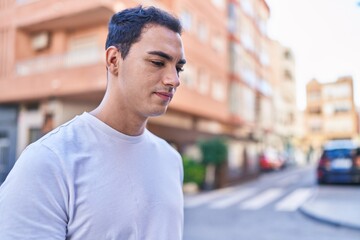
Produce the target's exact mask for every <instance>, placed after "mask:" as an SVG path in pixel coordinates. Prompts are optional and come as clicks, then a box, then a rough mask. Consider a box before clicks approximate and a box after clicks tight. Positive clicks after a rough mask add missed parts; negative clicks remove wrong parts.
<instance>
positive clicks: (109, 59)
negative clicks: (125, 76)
mask: <svg viewBox="0 0 360 240" xmlns="http://www.w3.org/2000/svg"><path fill="white" fill-rule="evenodd" d="M120 58H121V56H120V53H119V51H118V50H117V48H116V47H114V46H111V47H109V48H108V49H106V68H107V70H108V72H110V73H111V74H112V75H115V76H117V75H118V74H119V61H120V60H121V59H120Z"/></svg>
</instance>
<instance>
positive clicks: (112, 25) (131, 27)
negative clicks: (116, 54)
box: [105, 6, 182, 59]
mask: <svg viewBox="0 0 360 240" xmlns="http://www.w3.org/2000/svg"><path fill="white" fill-rule="evenodd" d="M149 24H150V25H151V24H154V25H160V26H164V27H166V28H168V29H170V30H172V31H174V32H176V33H179V34H181V31H182V26H181V23H180V21H179V19H178V18H176V17H174V16H172V15H171V14H169V13H167V12H165V11H164V10H161V9H159V8H156V7H146V8H144V7H142V6H138V7H135V8H128V9H125V10H123V11H121V12H118V13H115V14H114V15H113V16H112V17H111V19H110V22H109V32H108V36H107V39H106V45H105V49H107V48H108V47H110V46H115V47H116V48H117V49H119V51H120V53H121V57H122V58H123V59H125V57H126V56H127V55H128V53H129V51H130V48H131V46H132V44H134V43H136V42H138V41H139V40H140V37H141V33H142V30H143V29H144V27H146V26H147V25H149Z"/></svg>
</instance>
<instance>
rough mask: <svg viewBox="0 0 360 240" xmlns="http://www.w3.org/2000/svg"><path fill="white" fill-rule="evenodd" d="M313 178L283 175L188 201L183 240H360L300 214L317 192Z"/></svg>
mask: <svg viewBox="0 0 360 240" xmlns="http://www.w3.org/2000/svg"><path fill="white" fill-rule="evenodd" d="M314 172H315V170H314V168H313V167H311V166H307V167H301V168H299V167H298V168H291V169H285V170H282V171H278V172H271V173H265V174H263V175H262V176H261V177H260V178H258V179H257V180H255V181H252V182H248V183H246V184H241V185H238V186H233V187H230V188H225V189H221V190H217V191H212V192H207V193H201V194H197V195H193V196H186V197H185V226H184V240H253V239H254V240H335V239H336V240H339V239H341V240H360V231H358V230H354V229H348V228H344V227H339V226H335V225H329V224H325V223H323V222H319V221H316V220H314V219H311V218H309V217H307V216H305V215H304V214H302V213H301V212H300V211H299V209H298V208H299V207H300V206H301V205H302V204H303V203H304V202H305V201H308V200H309V199H310V198H311V197H312V196H313V193H314V191H316V190H317V188H318V186H317V184H316V182H315V175H314ZM327 188H328V189H330V191H331V186H327ZM334 188H339V186H334ZM354 201H358V199H354Z"/></svg>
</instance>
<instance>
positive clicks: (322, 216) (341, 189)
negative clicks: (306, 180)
mask: <svg viewBox="0 0 360 240" xmlns="http://www.w3.org/2000/svg"><path fill="white" fill-rule="evenodd" d="M300 211H301V212H302V213H303V214H305V215H307V216H309V217H311V218H313V219H316V220H319V221H322V222H325V223H329V224H333V225H337V226H343V227H348V228H352V229H357V230H360V186H355V185H354V186H341V185H339V186H336V185H335V186H334V185H332V186H326V185H325V186H319V187H318V189H317V191H316V192H315V194H314V196H313V197H312V198H311V199H310V200H309V201H307V202H306V203H305V204H304V205H302V206H301V207H300Z"/></svg>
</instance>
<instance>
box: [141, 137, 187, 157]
mask: <svg viewBox="0 0 360 240" xmlns="http://www.w3.org/2000/svg"><path fill="white" fill-rule="evenodd" d="M146 134H147V135H148V138H149V139H150V141H151V142H152V143H153V144H155V145H156V146H157V147H159V148H160V149H162V151H165V150H166V151H167V152H168V153H170V154H174V155H177V157H180V154H179V152H178V151H177V150H176V149H175V146H173V145H171V144H170V143H169V142H167V141H165V140H164V139H162V138H160V137H158V136H156V135H155V134H153V133H152V132H150V131H149V130H146Z"/></svg>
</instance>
